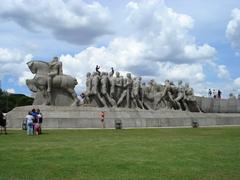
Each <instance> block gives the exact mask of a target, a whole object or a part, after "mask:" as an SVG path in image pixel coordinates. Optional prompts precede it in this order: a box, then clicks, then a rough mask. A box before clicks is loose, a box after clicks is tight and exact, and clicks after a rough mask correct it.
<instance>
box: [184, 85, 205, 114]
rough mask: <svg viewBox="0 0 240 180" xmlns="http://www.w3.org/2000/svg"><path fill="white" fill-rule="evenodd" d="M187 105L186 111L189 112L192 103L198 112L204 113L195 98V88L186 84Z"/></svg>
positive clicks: (185, 99)
mask: <svg viewBox="0 0 240 180" xmlns="http://www.w3.org/2000/svg"><path fill="white" fill-rule="evenodd" d="M184 101H185V103H186V104H187V107H186V110H187V111H189V109H190V108H189V106H190V103H189V102H191V103H192V105H193V106H195V108H196V109H197V111H198V112H202V111H201V109H200V107H199V105H198V103H197V100H196V98H195V97H194V91H193V88H191V87H190V86H189V83H185V98H184Z"/></svg>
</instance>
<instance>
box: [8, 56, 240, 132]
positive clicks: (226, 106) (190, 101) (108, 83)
mask: <svg viewBox="0 0 240 180" xmlns="http://www.w3.org/2000/svg"><path fill="white" fill-rule="evenodd" d="M27 65H28V67H29V69H30V70H31V72H32V73H33V74H35V76H34V78H33V79H28V80H26V84H27V86H28V87H29V89H30V90H31V91H32V92H34V93H35V94H36V96H35V100H34V103H33V105H32V106H24V107H16V108H15V109H13V110H12V111H11V112H9V113H8V116H7V117H8V120H7V121H8V127H9V128H20V127H21V124H22V121H23V118H24V117H25V116H26V114H27V112H28V111H29V110H31V109H32V108H39V109H41V112H42V113H43V117H44V121H43V128H102V122H101V121H100V119H99V112H104V113H105V118H104V124H105V127H106V128H114V127H115V128H116V123H120V124H121V127H123V128H142V127H144V128H147V127H176V126H188V127H192V123H193V122H195V123H197V124H198V125H199V126H200V127H202V126H218V125H221V126H222V125H240V99H237V98H229V99H220V98H216V99H214V98H204V97H197V96H194V91H193V88H191V87H190V86H189V83H185V85H183V82H182V81H179V82H178V85H175V84H174V83H173V82H171V81H170V80H165V82H164V84H159V83H157V82H156V81H155V80H153V79H152V80H150V81H149V82H142V78H141V77H134V76H133V75H132V74H131V73H127V75H126V77H123V76H121V75H120V73H119V72H116V73H115V71H114V69H113V68H111V70H110V72H101V71H100V66H98V65H97V66H96V69H95V71H94V72H92V73H90V72H89V73H87V75H86V90H85V92H84V93H81V95H82V97H84V103H81V104H80V106H79V103H78V98H77V94H76V92H75V91H74V87H75V86H76V85H77V80H76V79H75V78H74V77H71V76H69V75H65V74H63V71H62V63H61V62H60V61H59V60H58V58H57V57H55V58H53V60H52V61H51V62H49V63H48V62H44V61H30V62H28V63H27ZM200 112H201V113H200ZM202 112H203V113H202Z"/></svg>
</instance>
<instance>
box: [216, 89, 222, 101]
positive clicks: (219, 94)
mask: <svg viewBox="0 0 240 180" xmlns="http://www.w3.org/2000/svg"><path fill="white" fill-rule="evenodd" d="M217 94H218V99H221V96H222V92H221V91H220V90H218V92H217Z"/></svg>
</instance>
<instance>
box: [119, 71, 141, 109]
mask: <svg viewBox="0 0 240 180" xmlns="http://www.w3.org/2000/svg"><path fill="white" fill-rule="evenodd" d="M124 81H125V82H124V86H123V87H124V89H125V90H124V91H123V93H122V94H121V97H120V99H119V100H118V102H117V105H118V106H119V105H120V104H121V103H122V101H123V99H124V98H126V100H127V107H128V108H130V107H131V100H133V98H134V96H133V92H132V88H133V80H132V76H131V73H127V78H126V79H125V80H124ZM133 103H134V105H135V106H136V107H137V104H136V101H135V100H133Z"/></svg>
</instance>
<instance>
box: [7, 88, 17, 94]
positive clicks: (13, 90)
mask: <svg viewBox="0 0 240 180" xmlns="http://www.w3.org/2000/svg"><path fill="white" fill-rule="evenodd" d="M7 92H8V93H11V94H14V93H15V92H16V91H15V89H13V88H10V89H7Z"/></svg>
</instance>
